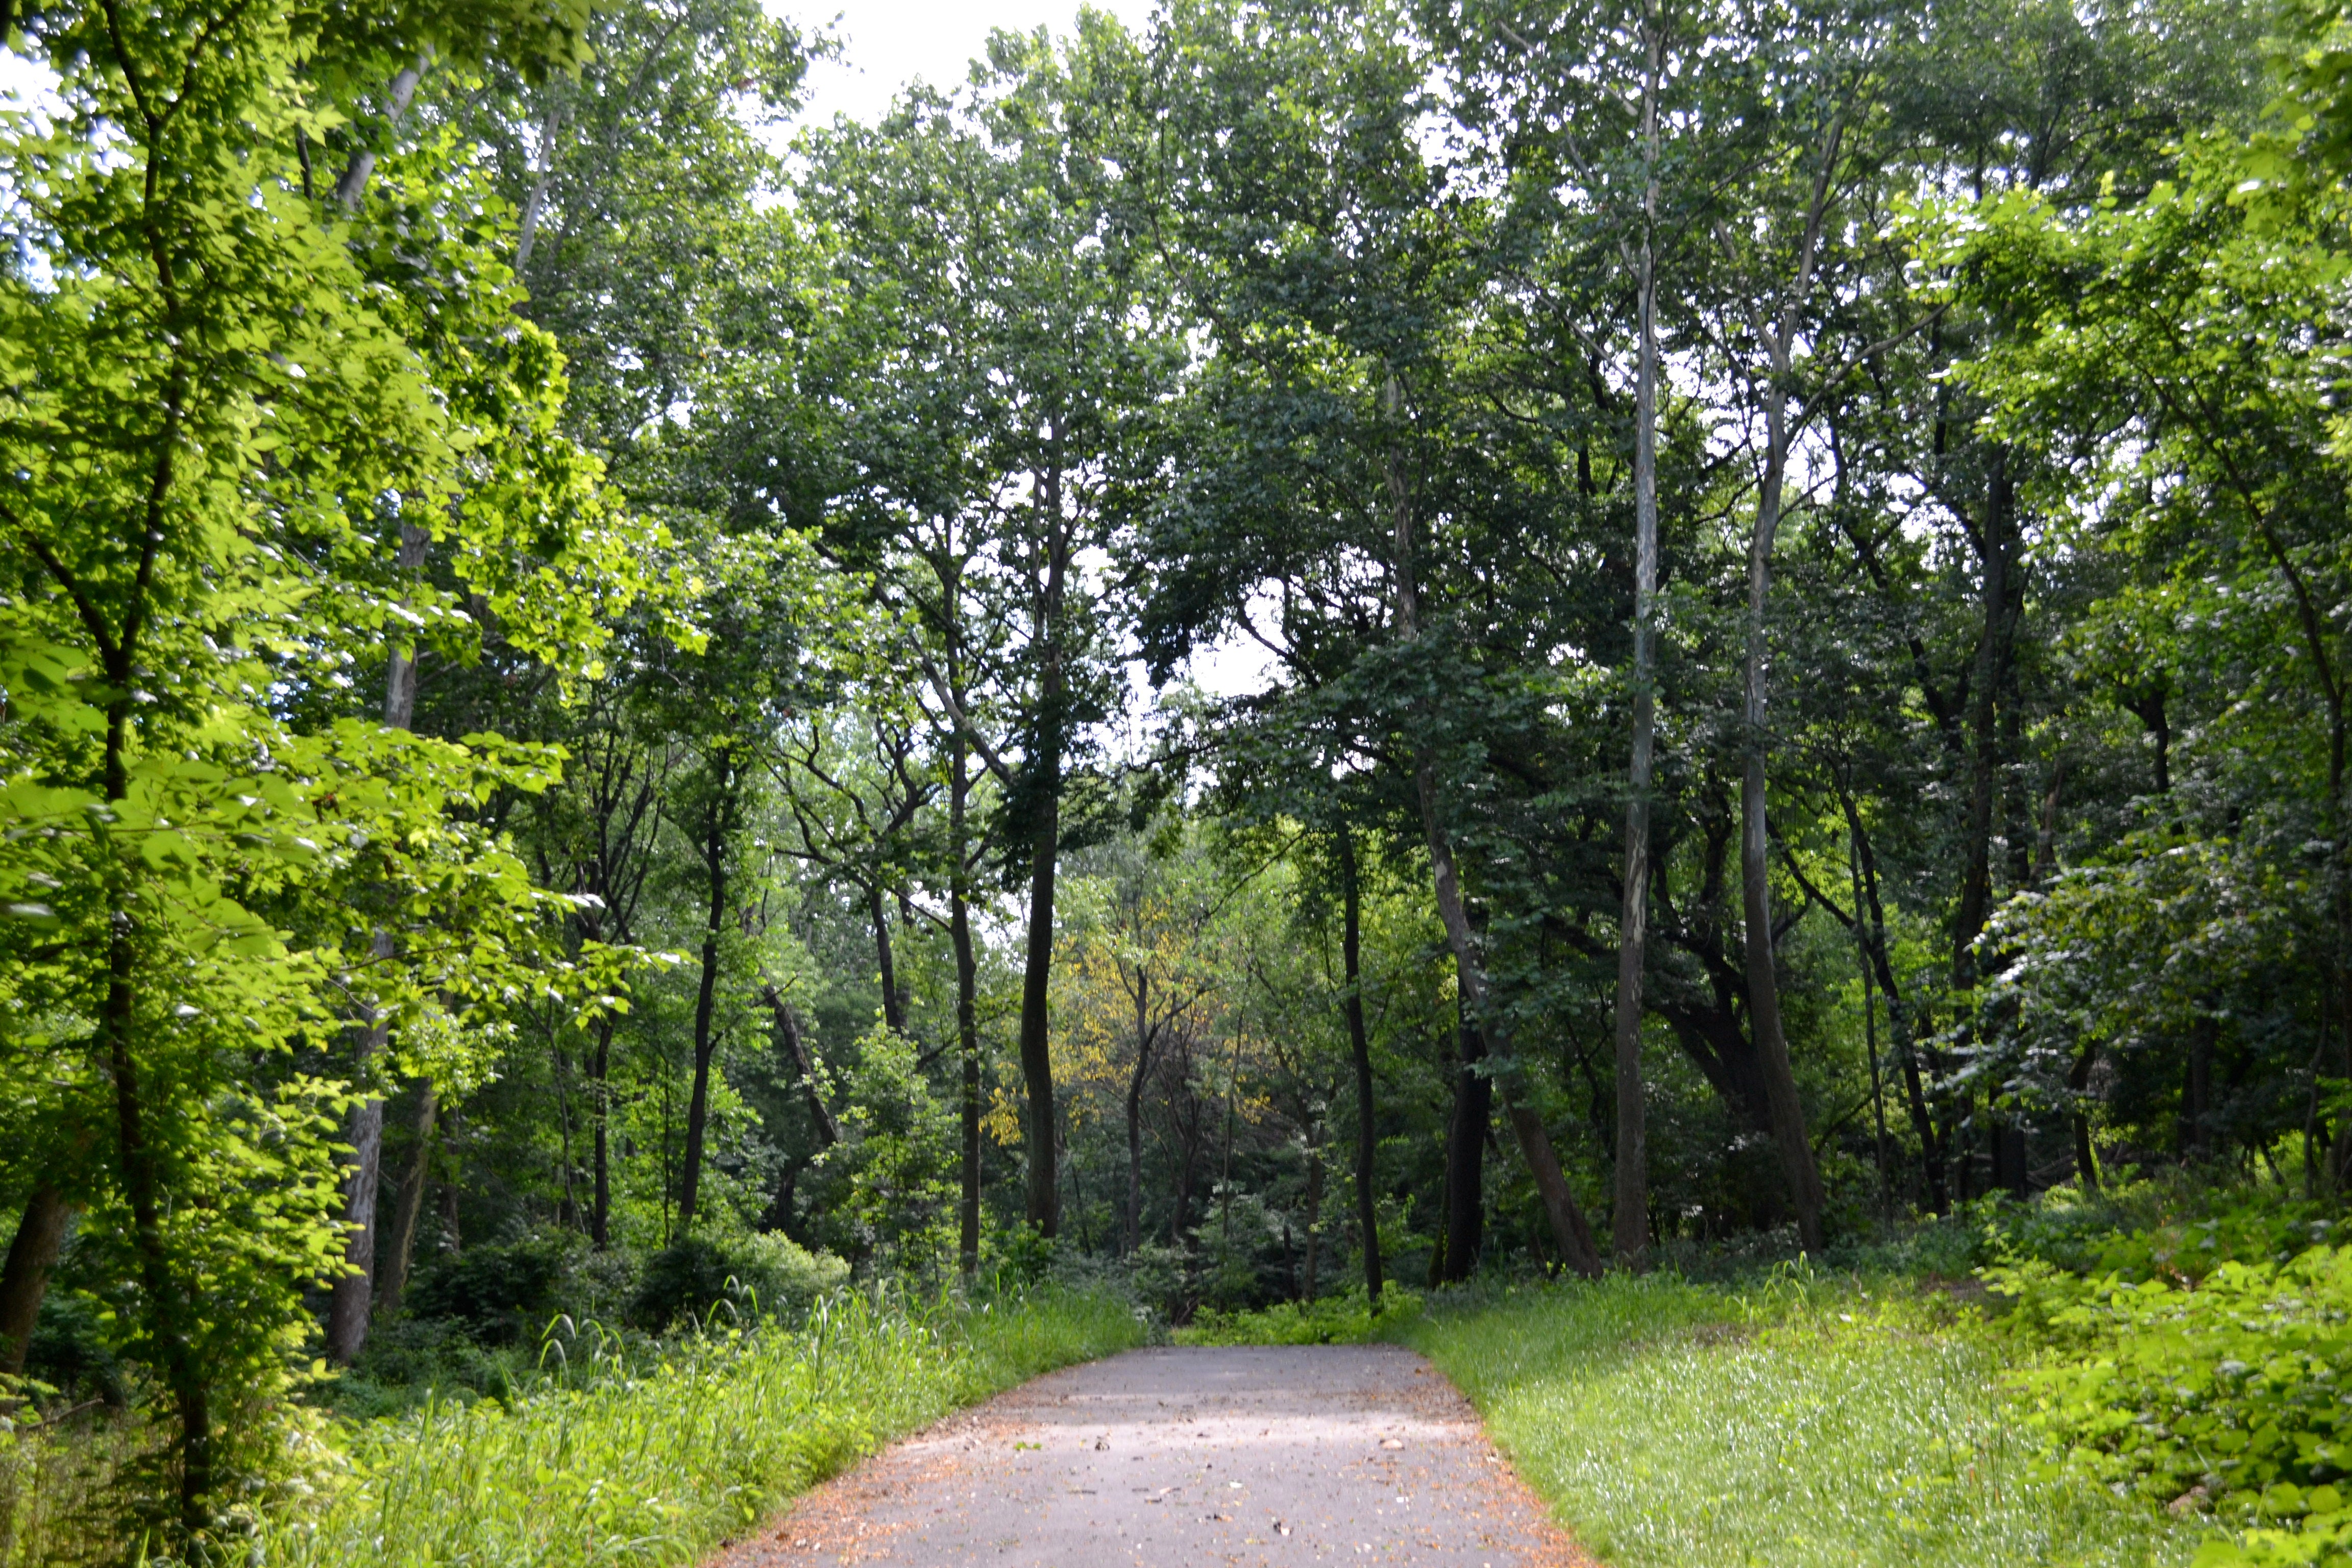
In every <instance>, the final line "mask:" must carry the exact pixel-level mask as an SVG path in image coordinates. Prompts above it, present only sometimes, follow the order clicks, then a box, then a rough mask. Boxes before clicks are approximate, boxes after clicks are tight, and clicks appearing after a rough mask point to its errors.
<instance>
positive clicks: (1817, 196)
mask: <svg viewBox="0 0 2352 1568" xmlns="http://www.w3.org/2000/svg"><path fill="white" fill-rule="evenodd" d="M1843 126H1844V122H1843V120H1840V121H1836V122H1834V123H1832V127H1831V130H1830V134H1829V141H1828V144H1827V145H1826V146H1825V147H1824V148H1823V149H1822V163H1821V168H1820V170H1819V171H1818V172H1817V174H1816V176H1815V179H1814V183H1813V191H1812V200H1811V204H1810V205H1809V206H1808V208H1807V211H1806V215H1805V229H1804V237H1803V239H1802V241H1801V244H1800V246H1799V249H1798V256H1797V270H1796V275H1795V277H1794V278H1793V279H1791V280H1790V288H1789V291H1788V292H1787V294H1786V295H1784V296H1783V297H1782V300H1781V308H1780V320H1779V321H1777V322H1775V323H1773V324H1772V325H1771V326H1769V327H1768V328H1767V335H1766V338H1765V342H1766V345H1767V348H1768V351H1769V355H1770V363H1769V366H1768V367H1767V379H1766V383H1765V388H1764V431H1765V438H1764V468H1763V472H1762V473H1760V474H1759V476H1758V479H1759V484H1758V488H1757V498H1756V527H1755V531H1754V532H1753V533H1752V534H1750V536H1749V538H1748V658H1747V679H1746V681H1745V690H1744V693H1743V698H1744V700H1743V702H1742V705H1741V714H1740V717H1741V727H1742V728H1743V729H1744V730H1745V731H1746V745H1745V751H1746V752H1747V755H1746V757H1745V759H1744V763H1745V765H1744V766H1743V767H1742V769H1741V773H1740V784H1739V879H1740V909H1741V914H1742V918H1743V921H1744V923H1745V926H1746V937H1745V940H1744V942H1742V943H1741V945H1742V946H1743V947H1744V948H1745V950H1746V969H1747V975H1748V1023H1749V1027H1750V1029H1751V1030H1752V1032H1753V1034H1754V1037H1755V1040H1756V1054H1757V1057H1758V1058H1759V1061H1760V1064H1761V1066H1762V1068H1763V1069H1764V1090H1765V1097H1766V1102H1767V1104H1768V1105H1769V1108H1770V1110H1771V1116H1772V1140H1773V1142H1775V1143H1776V1144H1777V1145H1779V1147H1780V1168H1781V1172H1782V1173H1783V1175H1784V1176H1785V1178H1786V1180H1787V1182H1788V1184H1789V1198H1790V1204H1791V1205H1792V1206H1793V1207H1794V1208H1795V1209H1796V1211H1797V1235H1798V1238H1799V1240H1800V1241H1801V1243H1802V1245H1803V1246H1804V1247H1805V1249H1806V1250H1807V1251H1809V1252H1819V1251H1820V1250H1821V1249H1822V1246H1823V1245H1824V1243H1825V1241H1826V1239H1827V1238H1826V1237H1825V1236H1824V1234H1823V1232H1822V1176H1821V1170H1820V1167H1819V1166H1817V1165H1816V1164H1815V1163H1814V1162H1813V1148H1812V1144H1811V1142H1809V1141H1808V1140H1807V1138H1806V1136H1805V1110H1804V1105H1803V1102H1802V1101H1801V1100H1800V1099H1799V1097H1798V1094H1797V1078H1796V1073H1795V1070H1794V1069H1793V1068H1791V1066H1790V1061H1789V1037H1788V1034H1787V1032H1786V1031H1785V1029H1784V1028H1783V1027H1782V1026H1781V1021H1780V972H1779V966H1778V964H1777V963H1776V962H1775V959H1774V954H1773V951H1772V879H1771V870H1770V851H1771V828H1770V825H1769V822H1768V820H1767V818H1766V813H1765V782H1766V779H1765V775H1766V764H1767V759H1768V758H1769V754H1770V747H1771V739H1770V737H1771V731H1770V729H1769V723H1768V720H1769V710H1768V705H1767V702H1766V696H1765V689H1766V679H1767V675H1768V672H1769V662H1770V660H1769V653H1770V644H1769V631H1768V622H1767V619H1766V610H1767V608H1768V606H1769V602H1770V597H1771V586H1772V549H1773V544H1774V542H1775V541H1776V539H1777V538H1778V536H1779V533H1780V498H1781V491H1782V487H1783V485H1784V483H1785V482H1786V479H1787V469H1788V464H1789V441H1790V434H1789V395H1790V386H1789V376H1790V364H1791V360H1792V355H1793V353H1794V348H1795V342H1796V337H1797V316H1798V312H1799V310H1801V307H1802V305H1803V302H1804V300H1805V299H1806V297H1807V296H1808V295H1809V294H1810V293H1811V289H1812V279H1813V260H1814V256H1815V253H1816V250H1817V247H1819V245H1820V241H1821V233H1822V224H1823V221H1824V219H1825V218H1826V217H1827V216H1828V199H1829V195H1830V192H1831V190H1832V185H1833V177H1834V174H1835V171H1836V169H1837V163H1838V149H1839V147H1840V145H1841V143H1842V142H1843Z"/></svg>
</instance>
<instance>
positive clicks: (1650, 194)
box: [1610, 13, 1663, 1268]
mask: <svg viewBox="0 0 2352 1568" xmlns="http://www.w3.org/2000/svg"><path fill="white" fill-rule="evenodd" d="M1643 41H1644V43H1645V45H1646V47H1647V50H1648V56H1649V58H1648V61H1647V64H1646V68H1645V70H1644V72H1643V90H1642V137H1643V174H1644V185H1643V197H1642V219H1643V223H1642V244H1641V247H1640V249H1639V251H1638V252H1637V253H1636V255H1635V258H1634V283H1635V288H1636V289H1637V290H1638V293H1639V300H1638V301H1637V305H1636V310H1637V312H1638V315H1639V331H1640V340H1641V341H1640V345H1639V349H1638V352H1637V363H1636V365H1635V367H1634V377H1633V760H1632V763H1631V764H1630V765H1629V766H1628V768H1627V770H1626V793H1625V887H1624V894H1623V900H1622V907H1621V909H1620V910H1619V914H1618V921H1617V1012H1616V1019H1615V1023H1616V1047H1617V1059H1616V1079H1617V1158H1616V1192H1615V1194H1614V1197H1615V1212H1614V1215H1613V1216H1612V1223H1611V1226H1610V1229H1611V1232H1612V1235H1611V1241H1612V1246H1613V1247H1614V1250H1615V1252H1616V1254H1617V1258H1618V1260H1619V1261H1620V1262H1622V1263H1623V1264H1625V1265H1626V1266H1627V1267H1629V1268H1639V1267H1640V1266H1641V1264H1642V1262H1643V1259H1644V1258H1646V1257H1647V1256H1648V1252H1649V1246H1650V1182H1649V1173H1650V1155H1649V1142H1648V1133H1647V1129H1646V1126H1645V1109H1644V1105H1643V1075H1642V975H1643V968H1644V966H1645V965H1646V963H1647V962H1648V950H1649V893H1650V790H1651V785H1652V783H1653V773H1654V753H1655V748H1656V743H1657V668H1656V654H1655V651H1654V646H1653V642H1654V636H1655V631H1654V627H1653V626H1652V625H1651V622H1652V619H1653V617H1654V615H1655V613H1656V611H1655V607H1656V602H1657V593H1658V326H1657V297H1658V291H1657V257H1656V253H1655V250H1654V230H1655V226H1656V224H1657V216H1658V81H1659V74H1660V65H1661V60H1660V54H1661V52H1662V43H1663V40H1662V39H1661V38H1660V37H1659V29H1658V22H1657V18H1656V16H1655V14H1654V13H1652V15H1651V16H1649V17H1648V19H1647V20H1646V21H1645V23H1644V25H1643Z"/></svg>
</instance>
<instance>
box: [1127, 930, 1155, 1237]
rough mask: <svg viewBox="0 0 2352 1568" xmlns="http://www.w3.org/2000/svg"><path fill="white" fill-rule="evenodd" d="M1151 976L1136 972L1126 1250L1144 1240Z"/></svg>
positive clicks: (1129, 1083) (1140, 969) (1129, 1081)
mask: <svg viewBox="0 0 2352 1568" xmlns="http://www.w3.org/2000/svg"><path fill="white" fill-rule="evenodd" d="M1150 997H1151V973H1150V971H1149V970H1147V969H1145V968H1144V967H1143V966H1142V965H1141V964H1138V965H1137V966H1136V971H1135V1070H1134V1071H1133V1072H1131V1073H1129V1074H1128V1078H1127V1227H1126V1236H1125V1240H1126V1243H1127V1250H1128V1251H1129V1252H1133V1251H1134V1250H1135V1248H1136V1246H1137V1244H1138V1243H1139V1242H1140V1241H1141V1240H1142V1238H1143V1080H1144V1079H1145V1078H1146V1077H1147V1076H1148V1075H1149V1074H1150V1071H1151V1024H1150V1016H1151V1015H1150Z"/></svg>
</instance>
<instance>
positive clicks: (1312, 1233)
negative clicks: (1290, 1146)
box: [1300, 1128, 1323, 1301]
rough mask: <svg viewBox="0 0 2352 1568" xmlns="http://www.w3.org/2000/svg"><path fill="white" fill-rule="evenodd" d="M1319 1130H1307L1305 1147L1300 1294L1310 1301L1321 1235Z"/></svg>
mask: <svg viewBox="0 0 2352 1568" xmlns="http://www.w3.org/2000/svg"><path fill="white" fill-rule="evenodd" d="M1319 1131H1320V1129H1317V1128H1310V1129H1308V1133H1307V1135H1308V1140H1309V1141H1308V1142H1307V1283H1306V1288H1305V1289H1303V1290H1302V1291H1301V1292H1300V1294H1301V1295H1302V1296H1303V1297H1304V1298H1305V1299H1306V1300H1309V1301H1312V1300H1315V1297H1316V1281H1315V1264H1316V1256H1315V1244H1316V1242H1317V1241H1318V1240H1319V1239H1320V1238H1321V1237H1322V1234H1323V1144H1322V1142H1321V1140H1320V1139H1319V1138H1318V1137H1317V1136H1316V1134H1317V1133H1318V1132H1319Z"/></svg>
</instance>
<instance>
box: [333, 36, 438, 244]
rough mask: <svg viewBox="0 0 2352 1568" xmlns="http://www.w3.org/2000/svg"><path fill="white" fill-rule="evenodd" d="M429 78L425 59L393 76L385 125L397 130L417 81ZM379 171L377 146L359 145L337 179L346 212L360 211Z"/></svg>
mask: <svg viewBox="0 0 2352 1568" xmlns="http://www.w3.org/2000/svg"><path fill="white" fill-rule="evenodd" d="M423 79H425V60H424V59H422V58H420V59H419V60H418V61H417V62H416V63H415V65H413V66H408V67H406V68H404V69H403V70H402V71H401V73H400V74H399V75H398V76H395V77H394V78H393V79H392V93H391V102H390V104H389V105H388V106H387V107H386V110H385V113H384V121H385V126H384V128H385V129H386V130H387V131H397V130H399V129H400V122H401V121H403V120H404V119H406V118H407V117H408V106H409V104H410V102H411V101H413V100H415V97H416V84H417V83H418V82H420V81H422V80H423ZM374 173H375V149H374V148H373V147H358V148H354V149H353V150H352V161H351V162H350V163H347V164H345V165H344V166H343V177H342V178H341V179H340V180H337V181H336V182H335V199H336V200H337V201H339V202H341V203H342V204H343V210H344V211H345V212H357V211H359V206H360V197H362V196H363V195H366V194H367V184H368V179H369V177H370V176H371V175H373V174H374Z"/></svg>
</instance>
